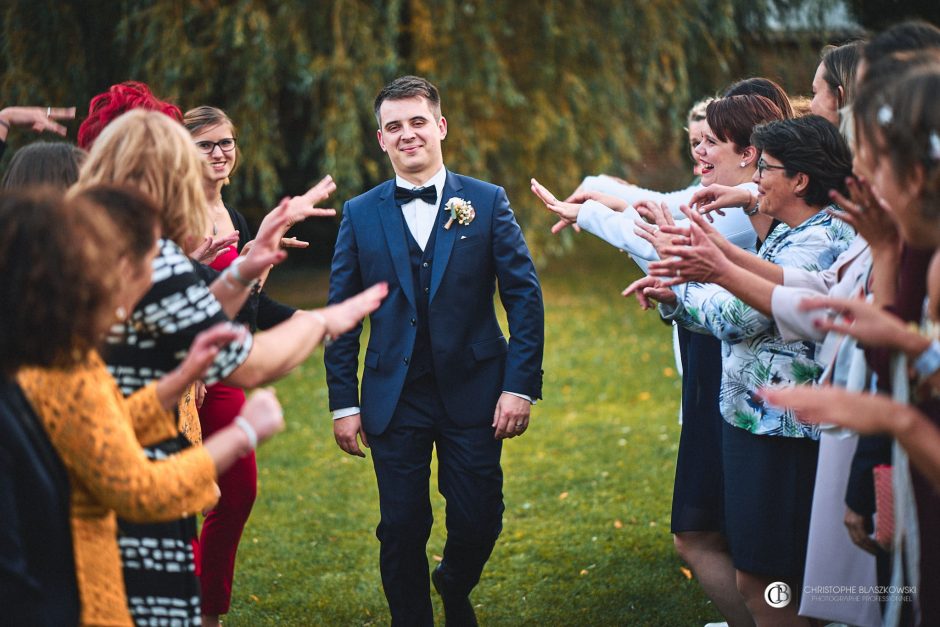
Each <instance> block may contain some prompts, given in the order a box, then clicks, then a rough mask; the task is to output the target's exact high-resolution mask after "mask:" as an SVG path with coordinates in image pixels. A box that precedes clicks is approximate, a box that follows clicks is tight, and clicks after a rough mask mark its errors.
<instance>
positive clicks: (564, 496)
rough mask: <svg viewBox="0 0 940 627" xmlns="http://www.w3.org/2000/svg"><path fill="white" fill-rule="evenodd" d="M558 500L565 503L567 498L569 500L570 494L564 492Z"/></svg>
mask: <svg viewBox="0 0 940 627" xmlns="http://www.w3.org/2000/svg"><path fill="white" fill-rule="evenodd" d="M558 498H559V499H561V500H562V501H564V500H565V499H566V498H568V493H567V492H562V493H561V494H559V495H558Z"/></svg>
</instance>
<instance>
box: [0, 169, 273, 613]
mask: <svg viewBox="0 0 940 627" xmlns="http://www.w3.org/2000/svg"><path fill="white" fill-rule="evenodd" d="M33 199H34V200H33V202H31V203H29V204H30V205H31V206H30V207H29V210H28V211H22V212H19V215H14V214H12V213H11V214H7V215H2V216H0V232H2V233H5V234H8V235H7V236H6V237H5V238H4V240H5V241H2V242H0V274H3V275H11V276H20V277H23V278H24V280H21V281H14V282H13V283H12V293H9V294H6V298H10V299H12V300H13V301H14V302H19V303H21V304H22V305H23V306H24V307H27V306H28V305H29V304H30V303H43V304H44V305H45V306H43V305H39V306H37V307H36V308H34V309H32V311H34V312H35V313H34V314H33V315H35V316H37V320H36V323H37V325H38V326H37V328H42V327H41V323H42V322H43V320H42V313H43V312H44V311H45V312H48V313H49V314H50V315H49V316H48V320H47V322H49V323H50V324H54V323H55V320H56V319H57V318H56V316H60V317H61V316H63V315H72V316H74V315H78V316H81V317H82V319H84V320H88V321H89V322H88V324H86V325H85V327H86V328H85V329H84V331H83V332H81V333H78V334H77V336H75V337H73V338H71V340H72V341H71V342H69V343H66V344H65V345H60V346H56V347H52V348H48V347H47V350H55V351H56V356H55V359H54V363H55V364H56V365H54V366H53V367H44V368H39V367H33V368H25V369H22V370H21V371H20V372H19V373H18V375H17V379H18V382H19V384H20V385H21V387H22V388H23V391H24V393H25V395H26V397H27V398H28V400H29V401H30V403H31V404H32V405H33V407H34V409H35V410H36V413H37V414H38V415H39V417H40V420H41V422H42V423H43V426H44V427H45V429H46V431H47V433H48V435H49V438H50V440H51V441H52V444H53V446H54V447H55V449H56V451H57V452H58V453H59V455H60V457H61V458H62V461H63V463H64V465H65V467H66V470H67V471H68V474H69V481H70V483H71V489H72V503H71V512H72V514H71V516H72V533H73V543H74V549H75V565H76V571H77V580H78V585H79V595H80V600H81V621H82V624H87V625H131V618H130V614H129V613H128V609H127V600H126V598H125V592H124V580H123V576H122V573H121V561H120V557H119V553H118V542H117V524H116V518H115V514H116V513H117V514H118V515H120V516H121V517H122V518H126V519H128V520H134V521H142V522H144V521H147V522H151V521H152V522H155V521H162V520H169V519H174V518H179V517H180V516H184V515H186V514H187V513H188V512H193V511H198V510H200V509H202V508H205V507H209V506H211V505H213V504H214V503H215V500H216V498H217V488H216V485H215V478H216V476H217V474H218V473H219V472H221V471H223V470H225V468H227V467H228V466H229V465H230V464H231V463H233V462H234V461H235V460H236V459H238V458H239V457H241V456H242V455H245V454H247V453H248V452H250V451H251V450H252V449H253V448H254V446H255V445H256V444H257V442H258V441H259V440H263V439H265V438H267V437H269V436H270V435H272V434H273V433H274V432H276V431H277V430H279V429H280V428H282V427H283V418H282V417H281V411H280V406H279V405H278V403H277V400H276V399H275V398H274V395H273V394H272V393H271V392H268V391H262V392H257V393H256V394H255V395H254V396H253V397H252V398H251V400H249V401H248V403H246V405H245V407H244V410H243V412H242V415H243V417H242V418H241V419H240V420H237V421H236V422H235V423H233V424H232V425H231V427H229V428H227V429H225V430H223V431H220V432H218V433H217V434H215V435H213V437H212V438H209V439H208V440H206V442H205V444H204V446H197V447H192V448H189V449H187V450H186V451H184V452H182V453H181V454H179V455H175V456H173V457H169V458H166V459H153V460H151V459H148V458H147V456H146V455H145V454H144V450H143V449H142V448H141V445H142V444H146V443H148V442H153V441H159V440H163V439H166V438H167V437H174V436H175V435H176V433H177V428H176V418H175V416H174V413H173V411H172V409H173V408H174V407H175V406H176V404H177V402H178V400H179V398H180V396H181V395H182V394H183V392H184V391H185V389H186V388H187V387H188V386H189V385H190V384H191V383H192V381H194V380H195V379H198V378H199V377H201V376H202V375H203V373H204V371H205V369H206V368H207V367H208V365H209V364H210V363H211V362H212V360H213V359H214V358H215V356H216V353H217V352H218V347H219V346H220V345H223V344H227V343H229V342H231V341H233V339H234V338H235V337H236V336H237V335H238V334H239V333H240V331H239V330H237V329H236V328H234V327H232V326H231V325H218V326H216V327H213V328H212V329H210V330H208V331H206V332H204V333H202V334H201V335H200V336H198V337H197V339H196V340H195V342H194V343H193V345H192V348H191V349H190V351H189V354H188V356H187V358H186V359H185V360H184V361H183V362H182V363H181V364H180V365H179V367H178V368H176V369H175V370H174V371H172V372H170V373H169V374H167V375H166V376H164V377H163V378H162V379H159V380H158V381H156V382H154V383H151V384H149V385H147V386H146V387H143V388H142V389H141V390H140V391H139V392H138V393H136V394H134V395H133V396H131V397H129V398H127V399H125V398H124V397H123V395H122V394H121V392H120V391H119V389H118V387H117V385H116V383H115V381H114V379H113V378H112V377H111V375H110V374H109V373H108V371H107V369H106V367H105V365H104V362H103V361H102V359H101V357H100V356H99V355H98V353H97V351H96V350H95V345H96V344H97V341H98V339H99V338H101V337H102V336H103V333H104V331H105V330H106V329H107V327H108V326H109V325H110V324H112V323H113V322H115V320H114V318H115V315H116V316H117V317H118V318H120V317H122V316H124V315H126V313H125V312H127V311H130V310H132V309H133V307H134V305H135V303H136V302H137V300H138V299H139V298H140V296H141V295H143V293H144V292H145V291H146V290H147V289H148V288H149V285H150V277H151V272H150V264H151V262H152V260H153V258H154V256H155V255H156V251H157V248H156V241H157V235H158V232H157V210H156V209H155V207H154V206H153V204H152V202H151V201H150V200H149V199H148V198H147V197H145V196H144V195H142V194H141V193H140V192H138V191H135V190H131V189H127V188H119V187H113V186H97V187H93V188H88V189H85V190H84V191H82V192H81V193H80V194H77V195H73V196H72V197H70V198H69V199H68V200H67V201H65V202H63V201H60V200H58V199H57V198H55V197H54V196H41V195H40V196H35V195H34V197H33ZM27 216H29V217H28V218H27ZM53 232H57V237H56V238H55V239H56V240H62V242H61V244H62V245H63V246H69V247H73V248H74V247H80V248H81V249H82V250H81V251H80V252H81V253H82V255H81V257H82V258H83V259H84V267H81V268H69V267H65V268H63V267H62V266H61V265H60V264H59V263H57V261H59V260H58V259H57V256H56V249H57V246H55V245H53V246H49V244H50V241H49V239H50V234H51V233H53ZM53 243H56V242H53ZM4 244H5V245H4ZM4 248H5V249H6V250H3V249H4ZM24 251H25V252H26V253H30V252H33V251H35V252H34V254H24ZM73 252H74V251H73ZM75 283H79V284H84V287H85V288H86V289H84V290H74V289H71V287H72V286H74V284H75ZM67 295H72V296H73V298H71V300H69V299H67V298H62V297H63V296H67ZM39 363H43V362H39ZM138 556H139V559H140V560H141V561H142V562H150V563H162V564H164V566H165V567H168V568H172V567H173V565H174V564H175V563H176V556H175V554H174V553H173V552H172V551H161V550H160V547H144V546H141V547H139V548H138ZM158 592H159V591H155V593H158ZM164 618H168V619H171V620H172V618H173V616H166V617H164Z"/></svg>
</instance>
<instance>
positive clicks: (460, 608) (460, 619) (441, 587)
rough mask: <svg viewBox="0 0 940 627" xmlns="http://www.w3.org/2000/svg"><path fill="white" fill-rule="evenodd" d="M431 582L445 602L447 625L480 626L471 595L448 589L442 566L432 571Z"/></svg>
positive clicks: (460, 626) (458, 626)
mask: <svg viewBox="0 0 940 627" xmlns="http://www.w3.org/2000/svg"><path fill="white" fill-rule="evenodd" d="M431 582H432V583H433V584H434V589H435V590H437V593H438V594H439V595H441V601H443V603H444V624H445V625H446V626H447V627H478V625H479V623H477V615H476V614H475V613H474V611H473V604H471V603H470V597H468V596H466V595H460V594H453V593H450V592H448V591H447V584H446V583H445V582H444V579H443V577H442V576H441V569H440V566H438V567H437V568H435V569H434V571H433V572H432V573H431Z"/></svg>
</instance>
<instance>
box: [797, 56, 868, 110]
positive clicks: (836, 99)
mask: <svg viewBox="0 0 940 627" xmlns="http://www.w3.org/2000/svg"><path fill="white" fill-rule="evenodd" d="M864 45H865V43H864V42H862V41H853V42H851V43H847V44H845V45H842V46H826V47H825V48H823V52H822V60H821V61H820V62H819V66H818V67H817V68H816V75H815V76H813V100H812V102H811V103H810V110H811V111H812V112H813V114H815V115H820V116H822V117H824V118H826V119H827V120H829V121H830V122H832V123H833V124H835V125H836V126H840V124H841V122H842V116H843V112H844V111H845V110H846V108H847V107H849V106H850V105H851V104H852V101H853V100H854V96H855V70H856V69H857V67H858V63H859V61H861V58H862V49H863V47H864Z"/></svg>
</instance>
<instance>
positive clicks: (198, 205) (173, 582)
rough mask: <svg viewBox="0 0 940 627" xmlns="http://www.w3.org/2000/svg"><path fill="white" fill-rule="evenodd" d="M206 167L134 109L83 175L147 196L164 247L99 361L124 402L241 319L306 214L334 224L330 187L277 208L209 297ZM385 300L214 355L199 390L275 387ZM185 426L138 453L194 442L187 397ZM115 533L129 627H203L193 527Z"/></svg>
mask: <svg viewBox="0 0 940 627" xmlns="http://www.w3.org/2000/svg"><path fill="white" fill-rule="evenodd" d="M202 167H203V166H202V162H201V160H200V158H199V156H198V153H197V152H196V149H195V147H194V146H193V144H192V141H191V138H190V136H189V134H188V133H187V132H186V130H185V129H184V128H183V127H182V126H181V125H180V124H178V123H176V122H174V121H173V120H172V119H171V118H170V117H168V116H166V115H164V114H162V113H156V112H153V111H144V110H136V111H132V112H129V113H126V114H124V115H122V116H121V117H120V118H118V119H117V120H115V121H114V122H112V123H111V124H109V125H108V126H107V127H106V128H105V129H104V131H103V132H102V133H101V135H100V136H99V137H98V138H97V140H96V141H95V143H94V145H93V146H92V149H91V153H90V155H89V158H88V161H87V162H86V164H85V166H84V167H83V169H82V173H81V177H80V179H79V183H78V186H79V187H82V186H85V185H92V184H95V183H102V182H109V183H116V184H128V185H133V186H135V187H139V188H141V189H142V190H143V191H145V192H147V193H149V194H150V196H151V197H152V198H153V200H154V201H155V202H156V204H157V206H158V207H159V209H160V212H161V216H160V221H161V226H162V229H163V237H164V239H163V240H162V241H161V247H160V253H159V255H158V256H157V258H156V260H155V261H154V266H153V269H154V276H153V286H152V288H151V289H150V291H149V292H148V293H147V294H146V295H145V296H144V297H143V299H142V300H141V301H140V302H139V304H138V305H137V307H136V308H135V309H134V311H133V312H131V313H130V315H129V316H128V317H127V318H126V319H125V321H124V322H123V324H120V325H117V326H115V327H114V328H113V329H112V334H111V336H110V337H109V339H108V346H107V350H106V351H105V353H106V354H105V357H106V361H107V364H108V368H109V370H110V371H111V373H112V375H113V376H114V377H115V379H116V380H117V382H118V385H119V387H120V388H121V390H122V392H123V393H124V394H130V393H132V392H133V391H135V390H136V389H138V388H140V387H142V386H144V385H146V384H147V383H148V382H150V381H152V380H154V379H156V378H159V377H161V376H163V375H164V374H166V373H167V372H169V371H171V370H173V369H174V368H175V367H176V366H177V365H178V364H179V363H180V361H181V360H182V358H183V357H184V356H185V354H186V350H187V348H188V346H189V344H190V343H191V342H192V339H193V338H194V337H195V335H197V334H198V333H199V332H200V331H202V330H204V329H206V328H208V327H210V326H212V325H214V324H216V323H218V322H220V321H225V320H228V319H231V318H232V317H234V316H235V314H237V312H238V311H239V309H240V308H241V307H242V305H243V304H244V303H245V300H246V298H247V296H248V295H249V293H250V291H251V290H252V288H253V287H254V285H255V284H256V279H257V277H258V276H260V275H261V273H262V272H263V271H264V270H265V269H267V268H268V267H270V265H271V264H273V263H278V262H279V261H281V260H282V259H283V258H284V253H283V251H281V250H280V249H279V245H280V240H281V237H282V235H283V234H284V232H285V231H286V230H287V228H289V226H290V225H291V224H292V223H294V222H296V221H299V220H302V219H304V218H306V217H308V216H310V215H332V211H328V210H320V209H312V206H313V205H315V204H317V203H319V202H320V201H322V200H324V199H325V198H326V197H327V196H328V195H329V193H330V192H332V189H333V188H334V187H335V186H333V185H332V181H331V180H328V181H325V182H321V184H320V185H318V186H317V187H315V188H312V189H311V190H310V191H308V192H307V194H305V195H304V196H299V197H296V198H293V199H291V200H290V201H289V202H288V201H284V202H282V203H281V205H280V206H279V207H278V208H277V209H275V210H274V211H272V212H271V214H269V216H268V217H267V218H266V219H265V221H264V222H263V223H262V225H261V228H260V229H259V232H258V236H257V238H256V239H255V244H254V246H253V247H252V249H251V251H250V252H249V253H248V254H246V255H245V256H244V257H241V258H240V260H239V261H238V262H237V263H233V265H232V267H230V268H229V269H228V270H226V271H225V272H223V273H222V274H221V275H220V276H219V278H218V279H216V280H215V281H214V282H213V283H212V285H211V286H207V285H206V284H205V282H204V281H203V280H201V279H200V278H199V276H198V275H197V274H196V272H195V271H194V268H193V264H192V263H191V262H190V260H189V258H188V257H187V255H186V251H190V252H191V251H192V250H193V249H194V248H196V246H195V244H196V243H197V242H198V241H199V237H198V236H200V235H201V234H202V233H203V220H205V209H204V202H205V196H204V191H203V187H202ZM168 173H172V175H170V174H168ZM194 235H195V236H194ZM386 291H387V287H386V286H384V285H379V286H375V287H373V288H370V289H369V290H366V291H365V292H363V293H362V294H360V295H359V296H357V297H354V298H352V299H350V300H348V301H346V302H345V303H341V304H340V305H338V306H335V307H327V308H324V309H320V310H314V311H299V312H297V313H296V314H295V315H293V316H291V317H290V318H289V319H288V320H287V321H285V322H283V323H281V324H280V325H277V326H276V327H274V328H273V329H271V330H268V331H264V332H261V333H259V334H257V335H255V336H251V335H247V336H246V337H245V339H243V340H240V341H236V342H233V343H231V344H229V345H228V346H226V347H224V348H223V349H221V350H220V351H219V354H218V356H217V357H216V359H215V362H214V363H213V365H212V366H211V367H210V369H209V372H208V375H207V377H206V379H207V381H208V382H210V383H211V382H215V381H219V380H226V381H229V382H232V383H234V384H236V385H240V386H243V387H257V386H258V385H262V384H264V383H267V382H269V381H272V380H274V379H276V378H279V377H280V376H283V375H284V374H286V373H287V372H289V371H290V370H291V369H292V368H293V367H294V366H296V365H298V364H299V363H301V362H302V361H303V360H304V359H306V357H307V356H308V355H309V354H310V353H311V352H312V351H313V350H314V349H315V348H316V346H318V345H319V343H320V341H321V340H322V338H323V337H324V336H326V335H329V334H338V333H342V332H344V331H346V330H348V329H350V328H352V327H353V326H354V325H355V324H357V323H358V322H359V321H361V319H362V318H363V317H364V316H365V315H367V314H368V313H369V312H370V311H372V310H374V309H375V308H376V307H378V305H379V303H380V302H381V299H382V298H383V297H384V295H385V293H386ZM180 425H181V433H180V435H179V436H178V437H177V438H174V439H172V440H167V441H163V442H141V444H143V445H144V446H145V448H146V450H147V454H148V455H149V456H151V457H152V458H153V459H160V458H162V457H165V456H167V455H172V454H174V453H176V452H178V451H180V450H182V449H183V448H185V447H187V446H190V445H191V444H192V443H193V442H198V440H199V438H198V418H196V415H195V399H194V398H193V397H192V395H191V394H187V395H186V396H185V397H184V398H183V399H181V402H180ZM193 425H195V426H196V427H195V432H193V431H192V429H193ZM187 432H188V433H187ZM186 435H189V438H187V437H186ZM119 528H120V538H119V543H120V546H121V550H122V561H123V566H124V578H125V584H126V589H127V596H128V605H129V608H130V611H131V615H132V616H133V618H134V620H135V621H136V622H137V623H138V624H144V625H149V624H164V621H166V622H167V623H172V624H180V625H188V624H199V620H200V600H199V587H198V581H197V579H196V576H195V566H194V558H193V550H192V545H191V543H192V540H193V539H194V538H195V535H196V523H195V518H194V517H192V516H190V517H187V518H185V519H183V520H178V521H173V522H170V523H160V524H148V525H138V524H131V523H128V522H127V521H119ZM141 548H145V549H147V551H146V553H147V555H148V558H147V559H140V554H141V551H140V549H141Z"/></svg>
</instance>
